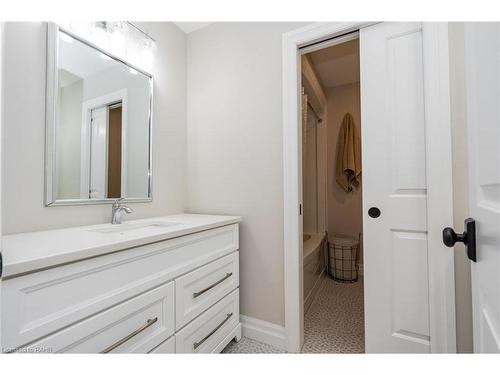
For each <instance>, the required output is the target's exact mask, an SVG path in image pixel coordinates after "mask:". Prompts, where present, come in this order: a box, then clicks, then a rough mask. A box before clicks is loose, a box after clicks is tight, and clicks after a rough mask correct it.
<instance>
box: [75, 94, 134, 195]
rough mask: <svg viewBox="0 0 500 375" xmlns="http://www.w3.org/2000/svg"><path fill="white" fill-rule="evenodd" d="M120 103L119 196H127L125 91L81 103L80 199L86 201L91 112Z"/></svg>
mask: <svg viewBox="0 0 500 375" xmlns="http://www.w3.org/2000/svg"><path fill="white" fill-rule="evenodd" d="M119 101H121V102H122V172H121V196H122V197H126V196H127V129H128V102H127V89H122V90H118V91H114V92H111V93H109V94H106V95H103V96H99V97H97V98H93V99H89V100H86V101H84V102H83V103H82V129H81V157H80V165H81V166H80V198H81V199H88V195H89V188H88V187H89V176H90V164H89V163H88V161H89V155H88V153H89V150H90V143H89V142H90V135H89V130H90V128H91V126H90V125H91V118H92V115H91V114H92V110H93V109H95V108H99V107H103V106H105V105H108V104H112V103H115V102H119Z"/></svg>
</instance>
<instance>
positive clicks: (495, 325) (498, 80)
mask: <svg viewBox="0 0 500 375" xmlns="http://www.w3.org/2000/svg"><path fill="white" fill-rule="evenodd" d="M465 38H466V44H465V56H466V79H467V80H466V84H467V116H468V118H467V125H468V130H467V131H468V137H469V150H468V151H469V181H470V185H469V187H470V216H471V217H472V218H474V219H475V220H476V240H477V263H472V295H473V319H474V351H475V352H479V353H499V352H500V24H499V23H466V26H465ZM456 229H457V231H458V229H459V228H456Z"/></svg>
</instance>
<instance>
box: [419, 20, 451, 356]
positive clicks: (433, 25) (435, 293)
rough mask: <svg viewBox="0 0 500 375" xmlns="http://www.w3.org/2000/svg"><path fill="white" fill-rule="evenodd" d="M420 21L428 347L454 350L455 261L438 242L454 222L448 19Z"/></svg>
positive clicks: (447, 351)
mask: <svg viewBox="0 0 500 375" xmlns="http://www.w3.org/2000/svg"><path fill="white" fill-rule="evenodd" d="M422 25H423V28H422V30H423V62H424V93H425V138H426V180H427V241H428V262H429V321H430V336H431V340H432V341H431V352H433V353H456V351H457V347H456V324H455V261H454V253H453V250H451V251H450V249H449V248H447V247H445V245H444V244H443V241H442V230H443V228H446V227H453V185H452V184H453V181H452V154H451V112H450V76H449V68H450V66H449V48H448V23H446V22H424V23H423V24H422Z"/></svg>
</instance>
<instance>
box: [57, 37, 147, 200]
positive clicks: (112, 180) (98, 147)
mask: <svg viewBox="0 0 500 375" xmlns="http://www.w3.org/2000/svg"><path fill="white" fill-rule="evenodd" d="M57 34H58V36H57V38H58V43H57V44H58V48H57V59H56V62H57V103H56V104H55V108H56V114H55V116H54V119H55V132H54V133H55V137H54V147H53V152H54V153H55V158H54V168H53V169H54V175H53V176H50V177H52V194H53V197H52V201H55V202H58V201H64V200H75V199H78V200H104V199H116V198H120V197H122V198H134V199H140V198H149V197H150V193H151V192H150V136H151V135H150V108H151V91H152V90H151V87H152V86H151V85H152V79H151V77H150V76H148V75H146V74H145V73H142V72H140V71H138V70H137V69H134V68H133V67H131V66H128V65H127V64H125V63H123V62H121V61H119V60H117V59H114V58H112V57H110V56H109V55H107V54H106V53H104V52H102V51H100V50H98V49H96V48H93V47H92V46H90V45H88V44H86V43H84V42H82V41H80V40H78V39H76V38H74V37H72V36H70V35H69V34H66V33H65V32H63V31H62V30H59V32H58V33H57ZM49 152H50V150H49ZM49 200H50V199H49ZM49 203H50V202H49Z"/></svg>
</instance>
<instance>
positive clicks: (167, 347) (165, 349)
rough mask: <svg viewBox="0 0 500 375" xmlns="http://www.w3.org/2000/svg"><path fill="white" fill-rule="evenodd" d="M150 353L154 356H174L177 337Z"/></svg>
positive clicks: (166, 341)
mask: <svg viewBox="0 0 500 375" xmlns="http://www.w3.org/2000/svg"><path fill="white" fill-rule="evenodd" d="M149 353H152V354H173V353H175V336H173V337H171V338H169V339H168V340H165V341H164V342H162V343H161V344H160V345H158V346H157V347H156V348H154V349H153V350H151V351H150V352H149Z"/></svg>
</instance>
